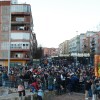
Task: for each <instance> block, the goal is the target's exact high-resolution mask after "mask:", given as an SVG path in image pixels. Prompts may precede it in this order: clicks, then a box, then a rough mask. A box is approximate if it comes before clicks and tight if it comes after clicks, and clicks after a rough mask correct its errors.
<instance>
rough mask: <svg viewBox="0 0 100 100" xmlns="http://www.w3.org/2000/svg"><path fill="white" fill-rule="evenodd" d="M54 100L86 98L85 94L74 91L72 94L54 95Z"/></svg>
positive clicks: (79, 99)
mask: <svg viewBox="0 0 100 100" xmlns="http://www.w3.org/2000/svg"><path fill="white" fill-rule="evenodd" d="M53 100H85V99H84V94H81V93H73V94H71V95H69V94H64V95H59V96H57V97H54V99H53ZM89 100H92V99H91V98H89Z"/></svg>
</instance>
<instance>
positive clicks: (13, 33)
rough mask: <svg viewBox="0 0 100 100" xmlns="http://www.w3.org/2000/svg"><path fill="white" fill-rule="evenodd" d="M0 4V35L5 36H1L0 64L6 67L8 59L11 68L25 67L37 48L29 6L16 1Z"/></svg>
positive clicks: (0, 2)
mask: <svg viewBox="0 0 100 100" xmlns="http://www.w3.org/2000/svg"><path fill="white" fill-rule="evenodd" d="M0 4H1V5H0V7H1V8H2V9H0V10H1V11H0V14H1V16H3V17H2V19H1V21H0V22H1V24H2V25H3V26H4V28H3V29H4V30H3V31H2V28H1V27H0V30H1V32H0V34H5V35H4V36H2V35H1V36H2V38H4V40H2V42H3V43H2V42H1V45H0V49H3V50H0V51H2V53H1V55H0V64H1V65H2V66H8V59H9V57H10V64H11V66H19V65H22V66H25V64H27V63H28V62H29V61H30V60H32V58H33V52H34V51H33V50H35V48H36V47H37V40H36V35H35V33H34V32H33V19H32V12H31V5H30V4H18V1H17V0H14V1H10V0H9V1H8V0H5V1H0ZM8 4H9V5H8ZM4 14H5V15H4ZM5 21H6V22H5ZM5 38H6V39H5ZM0 39H1V38H0ZM5 40H6V41H7V42H5ZM9 43H10V45H9ZM7 46H8V47H7ZM5 49H7V50H6V51H7V52H6V51H5ZM5 52H6V53H5ZM7 55H8V56H7Z"/></svg>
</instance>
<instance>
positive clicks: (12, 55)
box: [10, 53, 30, 60]
mask: <svg viewBox="0 0 100 100" xmlns="http://www.w3.org/2000/svg"><path fill="white" fill-rule="evenodd" d="M10 58H11V59H13V60H16V59H17V60H29V59H30V57H29V55H27V54H21V55H20V54H17V53H15V54H14V53H12V54H11V57H10Z"/></svg>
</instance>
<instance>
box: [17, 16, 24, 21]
mask: <svg viewBox="0 0 100 100" xmlns="http://www.w3.org/2000/svg"><path fill="white" fill-rule="evenodd" d="M16 21H17V22H20V21H21V22H24V18H22V17H16Z"/></svg>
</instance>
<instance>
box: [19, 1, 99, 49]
mask: <svg viewBox="0 0 100 100" xmlns="http://www.w3.org/2000/svg"><path fill="white" fill-rule="evenodd" d="M19 2H26V3H29V4H31V6H32V15H33V22H34V32H35V33H36V35H37V40H38V43H39V44H41V45H42V46H43V47H58V45H59V44H60V43H61V42H63V41H64V40H67V39H71V38H72V37H74V36H75V35H76V31H78V34H79V33H82V32H86V31H87V30H94V28H95V27H96V26H97V25H98V24H99V23H100V7H99V6H100V0H19Z"/></svg>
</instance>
